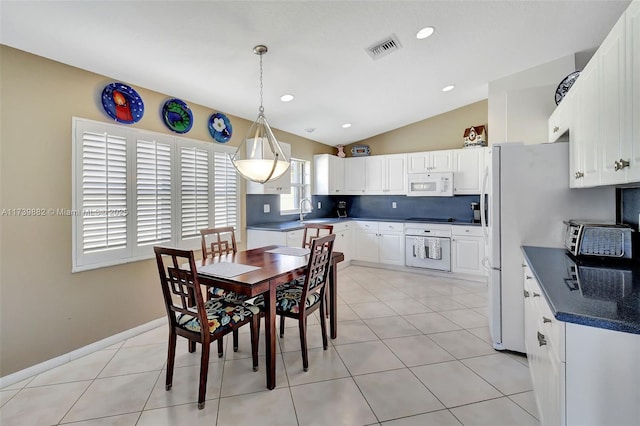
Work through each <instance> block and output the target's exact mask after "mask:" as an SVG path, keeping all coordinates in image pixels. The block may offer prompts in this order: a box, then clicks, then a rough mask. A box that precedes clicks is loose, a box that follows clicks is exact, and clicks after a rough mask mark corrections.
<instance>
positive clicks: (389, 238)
mask: <svg viewBox="0 0 640 426" xmlns="http://www.w3.org/2000/svg"><path fill="white" fill-rule="evenodd" d="M378 244H379V247H380V252H379V263H383V264H387V265H404V235H403V234H401V233H399V232H383V233H380V234H378Z"/></svg>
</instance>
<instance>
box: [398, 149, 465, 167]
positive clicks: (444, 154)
mask: <svg viewBox="0 0 640 426" xmlns="http://www.w3.org/2000/svg"><path fill="white" fill-rule="evenodd" d="M453 151H454V150H451V149H445V150H441V151H427V152H412V153H410V154H408V155H407V172H408V173H424V172H452V171H453Z"/></svg>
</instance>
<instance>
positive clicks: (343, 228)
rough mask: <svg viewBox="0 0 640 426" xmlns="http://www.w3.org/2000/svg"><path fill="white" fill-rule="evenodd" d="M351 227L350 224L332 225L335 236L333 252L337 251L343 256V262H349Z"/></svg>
mask: <svg viewBox="0 0 640 426" xmlns="http://www.w3.org/2000/svg"><path fill="white" fill-rule="evenodd" d="M352 225H353V224H352V222H345V223H338V224H334V225H333V233H334V234H336V240H335V242H334V243H333V250H334V251H339V252H341V253H342V254H344V262H349V261H350V260H351V227H352ZM343 264H344V263H343Z"/></svg>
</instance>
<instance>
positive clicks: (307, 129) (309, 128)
mask: <svg viewBox="0 0 640 426" xmlns="http://www.w3.org/2000/svg"><path fill="white" fill-rule="evenodd" d="M315 130H316V128H315V127H307V128H306V129H304V131H305V132H308V133H313V132H314V131H315Z"/></svg>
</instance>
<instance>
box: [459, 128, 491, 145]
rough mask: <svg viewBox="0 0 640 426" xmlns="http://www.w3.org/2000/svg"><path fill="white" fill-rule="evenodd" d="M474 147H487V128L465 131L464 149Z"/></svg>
mask: <svg viewBox="0 0 640 426" xmlns="http://www.w3.org/2000/svg"><path fill="white" fill-rule="evenodd" d="M472 146H487V128H486V127H485V126H473V127H469V128H468V129H464V147H465V148H469V147H472Z"/></svg>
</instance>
